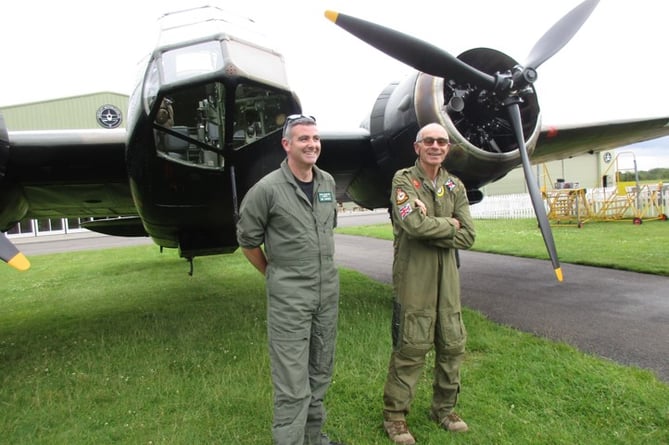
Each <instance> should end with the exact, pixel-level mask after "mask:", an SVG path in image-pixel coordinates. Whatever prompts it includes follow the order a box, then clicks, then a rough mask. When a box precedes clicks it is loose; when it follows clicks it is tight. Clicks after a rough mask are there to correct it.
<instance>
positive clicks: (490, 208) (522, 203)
mask: <svg viewBox="0 0 669 445" xmlns="http://www.w3.org/2000/svg"><path fill="white" fill-rule="evenodd" d="M470 210H471V213H472V217H473V218H474V219H522V218H535V214H534V208H532V200H531V199H530V195H529V194H527V193H518V194H513V195H496V196H486V197H484V198H483V201H481V202H479V203H478V204H474V205H472V206H471V208H470Z"/></svg>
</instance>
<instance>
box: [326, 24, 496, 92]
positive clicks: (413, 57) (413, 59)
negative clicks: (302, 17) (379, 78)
mask: <svg viewBox="0 0 669 445" xmlns="http://www.w3.org/2000/svg"><path fill="white" fill-rule="evenodd" d="M325 17H327V18H328V19H329V20H330V21H332V22H333V23H334V24H335V25H337V26H339V27H341V28H343V29H344V30H346V31H348V32H349V33H351V34H353V35H354V36H356V37H357V38H359V39H360V40H362V41H364V42H366V43H368V44H369V45H371V46H373V47H375V48H376V49H378V50H380V51H382V52H383V53H385V54H387V55H389V56H390V57H392V58H394V59H396V60H399V61H400V62H402V63H405V64H407V65H409V66H411V67H413V68H415V69H417V70H418V71H421V72H423V73H426V74H430V75H432V76H437V77H445V76H446V75H448V77H449V78H453V79H456V80H458V81H460V82H469V83H472V84H475V85H478V86H480V87H482V88H489V89H492V88H493V87H494V85H495V78H494V77H493V76H491V75H489V74H486V73H484V72H482V71H479V70H477V69H476V68H474V67H472V66H470V65H468V64H466V63H464V62H462V61H461V60H459V59H458V58H456V57H454V56H452V55H451V54H449V53H447V52H446V51H443V50H442V49H440V48H437V47H436V46H434V45H431V44H429V43H427V42H424V41H422V40H419V39H416V38H415V37H412V36H410V35H407V34H403V33H401V32H398V31H395V30H392V29H390V28H386V27H384V26H381V25H377V24H375V23H372V22H368V21H366V20H362V19H358V18H355V17H352V16H348V15H345V14H340V13H338V12H335V11H325Z"/></svg>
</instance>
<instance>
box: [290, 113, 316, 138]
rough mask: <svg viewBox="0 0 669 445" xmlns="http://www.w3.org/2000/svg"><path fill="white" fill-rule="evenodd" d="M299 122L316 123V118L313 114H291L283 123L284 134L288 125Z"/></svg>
mask: <svg viewBox="0 0 669 445" xmlns="http://www.w3.org/2000/svg"><path fill="white" fill-rule="evenodd" d="M298 123H300V124H301V123H312V124H315V123H316V118H315V117H313V116H305V115H304V114H291V115H290V116H288V117H286V121H285V122H284V123H283V132H284V134H285V133H286V128H288V126H291V127H292V126H293V125H295V124H298Z"/></svg>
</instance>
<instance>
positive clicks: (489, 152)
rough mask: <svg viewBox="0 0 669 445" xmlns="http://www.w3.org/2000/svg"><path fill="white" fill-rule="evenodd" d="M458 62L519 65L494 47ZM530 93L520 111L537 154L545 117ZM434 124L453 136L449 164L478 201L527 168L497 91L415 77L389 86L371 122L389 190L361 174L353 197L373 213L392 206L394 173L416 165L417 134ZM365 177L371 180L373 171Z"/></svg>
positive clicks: (500, 67) (488, 68)
mask: <svg viewBox="0 0 669 445" xmlns="http://www.w3.org/2000/svg"><path fill="white" fill-rule="evenodd" d="M458 58H459V59H461V60H463V61H464V62H466V63H467V64H469V65H471V66H474V67H476V68H478V69H479V70H481V71H484V72H486V73H489V74H494V73H495V72H505V71H507V70H509V69H512V68H513V67H514V66H516V65H517V63H516V62H515V61H514V60H513V59H511V58H510V57H508V56H507V55H505V54H503V53H501V52H499V51H496V50H492V49H488V48H476V49H472V50H469V51H467V52H465V53H463V54H461V55H460V56H458ZM524 89H525V91H523V92H522V94H521V97H522V103H521V104H520V111H521V116H522V119H523V133H524V137H525V143H526V145H527V148H528V152H529V153H530V154H531V153H532V152H533V151H534V147H535V145H536V142H537V139H538V138H539V134H540V129H541V117H540V109H539V104H538V101H537V97H536V94H535V91H534V87H532V86H527V87H525V88H524ZM432 122H438V123H440V124H441V125H443V126H444V127H445V128H446V130H447V131H448V133H449V136H450V140H451V148H450V151H449V154H448V157H447V158H446V161H445V163H444V166H445V167H446V169H447V170H448V171H449V172H451V173H453V174H455V175H456V176H458V177H459V178H460V179H461V180H462V181H463V182H464V183H465V185H466V187H467V190H468V194H469V197H470V201H471V202H472V203H474V202H478V201H480V200H481V199H482V194H481V192H480V191H479V189H480V188H481V187H482V186H484V185H486V184H488V183H491V182H494V181H497V180H499V179H501V178H502V177H504V176H505V175H506V174H507V173H508V172H509V171H510V170H512V169H514V168H515V167H517V166H518V165H520V163H521V158H520V152H519V150H518V144H517V142H516V139H515V136H514V133H513V129H512V127H511V124H510V122H509V117H508V110H507V108H506V106H505V104H504V103H503V102H502V100H501V99H500V98H498V97H497V96H496V94H495V92H494V91H488V90H484V89H480V88H479V87H476V86H471V85H469V84H458V83H457V82H455V81H454V80H451V79H449V78H448V76H446V77H434V76H431V75H428V74H424V73H420V72H415V73H414V74H413V75H410V76H408V77H407V78H405V79H404V80H403V81H402V82H399V83H393V84H390V85H388V86H387V87H386V88H385V89H384V90H383V91H382V93H381V94H380V95H379V96H378V97H377V100H376V102H375V104H374V107H373V109H372V113H371V114H370V118H369V120H368V121H366V122H365V123H363V126H364V127H365V128H367V129H368V130H369V131H370V136H371V144H372V147H373V151H374V156H375V161H376V166H377V167H378V169H379V172H378V175H379V179H380V181H377V182H376V183H377V184H379V183H380V184H383V185H384V189H383V190H381V189H378V185H376V186H375V185H374V184H373V183H372V181H370V180H369V179H365V178H363V177H362V176H363V175H359V176H360V177H358V178H356V180H354V181H353V182H352V184H351V188H350V189H349V195H350V196H351V197H352V198H353V199H354V200H355V201H356V202H358V203H359V204H361V205H363V206H365V207H368V208H378V207H385V206H387V204H388V196H389V192H390V190H389V187H390V181H391V179H392V175H393V174H394V172H395V171H396V170H398V169H400V168H405V167H408V166H411V165H413V164H414V162H415V159H416V154H415V152H414V150H413V142H414V140H415V137H416V133H417V132H418V130H419V129H420V128H421V127H422V126H424V125H426V124H428V123H432ZM365 175H367V176H369V169H367V170H365ZM370 187H371V188H377V190H376V192H375V193H371V190H370Z"/></svg>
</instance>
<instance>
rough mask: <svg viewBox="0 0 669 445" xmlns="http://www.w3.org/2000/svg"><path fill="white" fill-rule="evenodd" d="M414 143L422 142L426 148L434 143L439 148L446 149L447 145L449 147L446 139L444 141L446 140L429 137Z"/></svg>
mask: <svg viewBox="0 0 669 445" xmlns="http://www.w3.org/2000/svg"><path fill="white" fill-rule="evenodd" d="M416 142H422V143H423V145H425V146H426V147H429V146H431V145H432V144H434V143H435V142H436V143H437V145H438V146H440V147H446V146H447V145H450V144H449V142H448V139H446V138H431V137H427V138H423V139H418V140H417V141H416Z"/></svg>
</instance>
